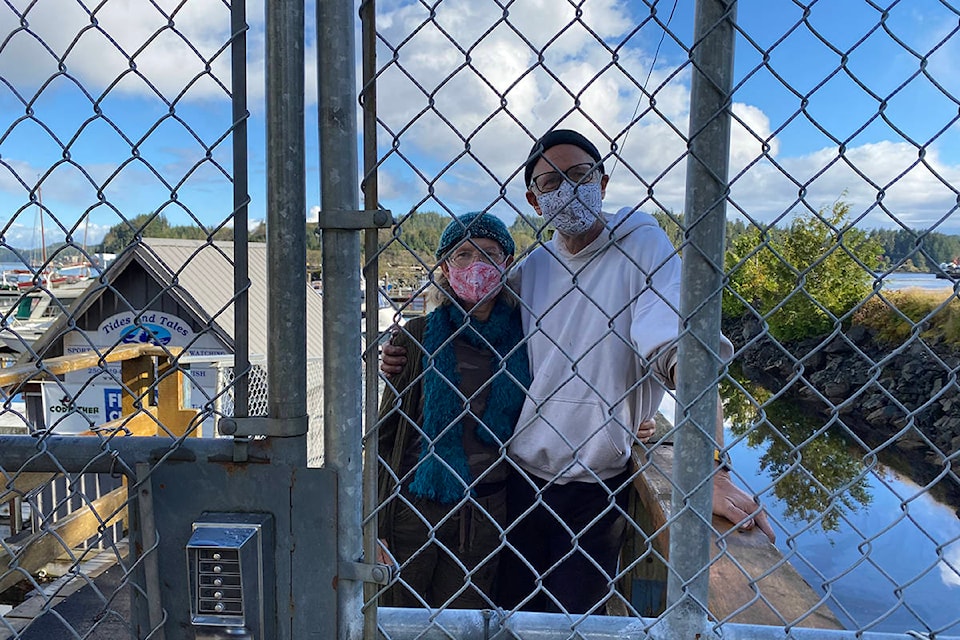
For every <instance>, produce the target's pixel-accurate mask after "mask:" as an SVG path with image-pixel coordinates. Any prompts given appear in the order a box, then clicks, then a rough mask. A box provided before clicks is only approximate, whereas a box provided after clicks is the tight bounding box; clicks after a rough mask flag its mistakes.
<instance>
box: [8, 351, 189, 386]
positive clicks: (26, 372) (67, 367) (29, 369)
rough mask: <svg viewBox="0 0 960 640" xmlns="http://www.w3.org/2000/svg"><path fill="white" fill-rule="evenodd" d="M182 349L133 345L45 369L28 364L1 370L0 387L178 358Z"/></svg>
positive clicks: (48, 363) (60, 360)
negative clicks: (120, 364)
mask: <svg viewBox="0 0 960 640" xmlns="http://www.w3.org/2000/svg"><path fill="white" fill-rule="evenodd" d="M181 351H182V349H181V348H180V347H160V346H156V345H150V344H130V345H122V346H118V347H114V348H112V349H110V350H109V351H105V352H100V351H97V350H95V349H94V350H91V351H86V352H84V353H71V354H69V355H65V356H58V357H56V358H46V359H44V360H43V361H42V368H40V367H39V366H38V363H37V362H25V363H22V364H17V365H13V366H12V367H7V368H5V369H0V387H8V386H12V385H15V384H19V383H21V382H23V381H25V380H27V379H29V378H32V377H35V376H36V375H37V374H38V373H39V374H47V375H62V374H64V373H69V372H71V371H81V370H83V369H88V368H90V367H96V366H100V365H101V364H107V363H111V362H123V361H125V360H133V359H134V358H139V357H141V356H156V357H161V356H176V355H178V354H179V353H180V352H181Z"/></svg>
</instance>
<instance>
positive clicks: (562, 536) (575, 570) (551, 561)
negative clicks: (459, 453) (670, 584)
mask: <svg viewBox="0 0 960 640" xmlns="http://www.w3.org/2000/svg"><path fill="white" fill-rule="evenodd" d="M628 478H629V472H628V471H625V472H624V473H622V474H620V475H618V476H616V477H614V478H612V479H610V480H607V481H606V482H602V483H601V482H571V483H568V484H562V485H549V486H547V487H544V486H543V485H544V484H545V483H544V482H543V481H541V480H539V479H536V478H531V480H533V481H534V482H535V483H536V485H535V486H531V483H530V482H529V481H528V480H527V478H526V476H525V475H523V472H520V471H518V472H515V473H513V474H512V475H511V477H510V479H509V480H508V481H507V521H508V522H509V523H511V524H515V527H514V528H513V529H512V530H510V531H509V532H508V533H507V541H508V543H509V544H510V545H511V546H512V547H513V551H514V553H511V552H510V551H509V550H505V551H504V553H503V554H502V557H501V562H500V575H499V578H498V589H499V592H498V593H499V596H498V600H499V602H498V604H499V605H500V606H502V607H503V608H505V609H515V608H517V607H519V608H520V609H522V610H525V611H547V612H567V613H586V612H588V611H591V612H596V613H601V614H602V613H603V609H602V608H600V609H599V610H597V609H595V607H596V606H597V604H598V603H601V602H604V601H605V600H606V598H607V595H609V594H610V593H611V591H612V590H613V588H614V582H615V576H616V573H617V565H618V561H619V558H620V548H621V546H622V545H623V542H624V538H625V534H626V524H627V523H626V517H625V516H624V514H625V513H627V502H628V498H629V493H628V488H629V484H628V485H627V487H626V488H624V489H623V490H620V491H619V492H618V491H617V489H619V488H620V486H621V485H623V484H624V483H625V482H626V481H627V479H628ZM538 491H539V492H540V495H541V499H542V502H541V503H540V504H538V505H537V506H534V505H535V504H536V498H537V492H538ZM515 554H518V555H515ZM540 577H542V588H540V589H538V586H537V579H538V578H540Z"/></svg>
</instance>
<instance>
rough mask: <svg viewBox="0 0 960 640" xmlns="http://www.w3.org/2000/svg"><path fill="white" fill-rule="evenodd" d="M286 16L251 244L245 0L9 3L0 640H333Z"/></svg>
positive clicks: (268, 57)
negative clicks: (262, 200) (100, 241)
mask: <svg viewBox="0 0 960 640" xmlns="http://www.w3.org/2000/svg"><path fill="white" fill-rule="evenodd" d="M291 8H293V10H292V11H291ZM296 9H297V7H296V3H289V2H287V3H276V2H274V3H268V6H267V7H266V12H265V16H264V15H261V16H254V20H253V22H252V24H253V25H254V28H255V29H256V30H257V39H255V40H254V42H255V43H259V42H264V43H265V50H264V51H259V50H257V49H255V50H254V52H253V53H254V54H255V55H259V56H260V57H262V59H264V60H265V68H266V78H267V87H266V89H267V93H268V94H269V96H270V98H269V99H268V103H267V108H266V114H267V118H266V121H267V126H266V129H267V133H268V136H269V138H270V140H271V143H273V144H274V146H273V147H272V148H270V149H268V153H267V154H266V168H267V171H266V174H267V182H268V193H267V198H266V200H267V202H266V206H264V210H265V211H267V212H268V215H267V217H268V221H266V222H267V224H266V225H265V226H266V233H265V237H263V238H261V241H260V242H252V241H251V240H250V234H249V230H250V226H251V225H250V221H249V219H248V208H249V205H250V195H249V191H250V188H249V186H250V185H249V172H250V170H251V161H250V157H249V156H248V140H247V135H248V123H249V122H250V121H251V118H250V114H249V112H248V107H247V79H248V77H249V76H250V69H249V68H248V62H247V57H248V49H247V44H248V33H249V32H250V30H251V26H250V25H248V23H247V15H246V6H245V3H243V2H240V3H227V2H219V1H215V2H201V1H199V0H191V1H186V2H175V3H148V4H144V5H142V6H134V7H131V6H127V4H125V3H123V2H116V1H112V2H105V3H100V4H99V5H97V6H96V7H89V6H87V5H86V4H85V3H82V2H65V3H61V2H43V1H41V2H28V3H16V2H7V3H4V5H3V7H2V8H0V31H2V32H3V34H4V35H3V37H2V39H0V40H2V42H0V67H2V72H0V80H2V82H0V85H2V92H3V95H2V98H0V101H2V105H3V106H2V113H3V116H2V121H3V124H2V126H0V167H2V171H3V175H4V178H3V193H4V196H3V197H4V203H5V204H6V205H7V206H6V207H5V208H4V214H3V216H4V218H3V225H4V226H3V232H2V241H0V243H2V250H3V251H4V268H3V273H4V287H3V311H2V314H3V316H2V328H0V335H2V338H3V342H4V345H5V346H4V349H3V352H4V368H3V369H2V371H0V379H2V392H0V393H2V399H3V410H2V411H3V430H2V432H0V440H2V442H0V473H2V479H3V483H2V489H0V491H2V495H3V500H2V502H3V504H4V506H5V507H6V511H5V516H6V517H5V522H4V528H3V539H2V541H0V558H2V563H0V592H4V603H5V605H6V606H5V607H4V608H3V618H2V622H0V637H2V638H17V639H24V640H26V639H29V638H44V639H47V640H50V639H53V638H57V637H64V638H66V637H71V638H79V637H82V638H111V639H113V638H122V637H129V638H147V637H150V638H164V637H166V638H186V637H189V638H194V637H196V638H212V637H223V635H224V634H227V635H229V636H230V637H247V638H275V637H287V638H289V637H308V636H309V637H333V636H335V635H336V633H337V631H336V613H335V611H336V582H337V580H336V578H337V575H338V573H339V574H341V576H342V581H343V583H344V584H345V583H348V582H349V581H350V580H351V579H354V580H355V579H359V578H351V577H350V576H349V575H348V574H349V571H350V570H351V568H353V569H355V567H353V565H350V564H346V565H344V566H342V567H338V566H337V563H336V554H335V548H336V532H335V531H336V519H335V518H332V517H331V515H330V514H332V513H333V512H334V510H335V505H336V488H337V483H336V481H335V475H334V474H333V472H331V471H329V470H326V469H319V468H307V466H306V463H307V458H308V453H309V457H310V461H311V463H312V465H313V466H318V465H319V464H320V463H321V462H323V451H322V444H321V439H322V433H321V431H320V430H321V423H320V419H321V418H322V415H323V407H322V403H323V402H324V394H323V388H322V386H323V376H322V372H321V371H320V366H321V363H320V361H319V359H318V357H319V355H320V328H321V324H320V323H321V317H320V313H321V304H320V299H319V297H318V296H317V295H316V293H315V292H313V291H312V290H310V289H309V288H307V287H306V281H305V273H304V264H305V254H306V246H305V239H306V233H307V230H306V225H305V220H304V211H305V210H306V206H305V194H304V193H303V183H304V181H303V177H304V167H303V161H302V155H303V154H302V150H303V148H304V122H303V73H302V70H303V66H304V65H303V47H302V42H303V16H304V11H303V7H302V5H301V7H300V8H299V11H298V10H296ZM297 16H299V18H300V23H299V24H298V23H297V21H296V18H297ZM264 17H266V24H267V27H268V30H272V31H271V32H270V34H269V36H268V37H266V38H265V39H262V40H261V39H260V33H262V28H263V25H264V20H263V18H264ZM298 38H299V42H300V43H301V44H300V46H299V48H297V47H296V45H295V43H296V42H297V41H298ZM289 43H294V45H293V46H294V51H293V52H292V53H293V54H296V53H297V52H299V58H297V57H296V55H293V56H291V55H290V54H291V51H290V50H289V49H288V46H290V45H289ZM256 88H257V90H258V91H257V93H260V88H259V87H256ZM296 148H300V149H301V162H299V163H295V164H297V166H296V167H295V168H294V170H292V171H291V170H289V168H288V167H285V166H284V165H285V164H286V165H289V164H290V163H289V155H288V154H289V152H290V150H291V149H296ZM297 194H299V196H298V195H297ZM131 196H133V197H131ZM11 203H12V204H11ZM31 219H32V220H31ZM31 223H32V224H34V225H39V229H40V233H41V237H40V240H39V242H38V241H36V240H35V239H34V240H32V242H33V243H34V244H32V245H31V244H30V242H31V239H30V238H29V235H27V236H26V237H25V236H24V231H23V230H24V229H28V228H29V227H30V226H31ZM44 223H46V229H45V230H46V234H47V238H46V239H44V235H43V232H44ZM263 226H264V225H263V224H261V228H262V227H263ZM91 228H92V229H93V230H94V231H93V234H94V235H99V236H101V237H103V236H104V232H106V237H105V238H104V246H110V247H115V249H113V250H112V251H103V250H97V251H95V250H94V249H93V248H92V247H90V246H88V243H87V234H88V231H89V230H90V229H91ZM97 229H99V231H97ZM171 229H172V230H173V231H172V232H171ZM52 236H58V238H59V241H51V240H50V237H52ZM171 238H174V239H171ZM263 240H265V241H266V242H264V241H263ZM92 244H93V243H92V242H91V245H92ZM27 246H33V247H39V249H31V250H27V249H25V248H24V247H27ZM68 273H69V274H70V275H69V276H68V275H67V274H68ZM231 283H236V286H234V285H233V284H231ZM308 321H309V322H311V323H312V325H311V332H310V335H308V329H307V323H308ZM311 424H312V427H313V428H312V430H311V431H310V432H309V433H310V434H311V436H310V438H309V440H310V441H309V442H308V437H307V434H308V427H309V426H310V425H311ZM294 512H296V513H298V514H299V515H298V516H297V517H293V514H294ZM324 549H326V553H324V552H323V550H324ZM354 573H357V571H356V570H354ZM361 573H362V572H361ZM295 583H296V585H297V586H296V587H295V586H294V584H295ZM317 585H324V586H325V589H318V588H317ZM322 594H326V595H322ZM278 603H279V604H278ZM313 634H318V635H313Z"/></svg>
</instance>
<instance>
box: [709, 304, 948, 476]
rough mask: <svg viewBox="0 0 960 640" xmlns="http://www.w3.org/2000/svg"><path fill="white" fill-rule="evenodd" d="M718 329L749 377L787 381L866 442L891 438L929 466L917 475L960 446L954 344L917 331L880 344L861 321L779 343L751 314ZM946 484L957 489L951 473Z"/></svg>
mask: <svg viewBox="0 0 960 640" xmlns="http://www.w3.org/2000/svg"><path fill="white" fill-rule="evenodd" d="M723 331H724V334H725V335H726V336H727V337H729V338H730V340H731V341H733V343H734V345H735V346H736V348H737V352H738V357H737V363H738V364H739V365H740V368H741V370H742V373H743V375H744V377H746V378H747V379H748V380H750V381H753V382H756V383H759V384H760V385H762V386H763V387H765V388H767V389H769V390H770V391H773V392H779V391H781V390H784V389H786V391H785V396H787V397H789V399H791V400H792V401H794V402H798V403H800V404H802V405H803V407H804V408H805V409H807V410H810V411H815V412H817V414H818V415H820V416H822V417H823V418H824V419H825V420H829V419H830V418H833V417H835V418H837V419H838V420H839V421H840V422H842V423H843V424H844V425H846V426H847V427H849V428H850V430H851V431H852V432H854V433H855V434H856V435H857V436H858V437H860V438H862V439H863V440H864V442H866V443H867V444H869V445H870V446H871V447H877V448H881V447H885V446H886V447H889V446H890V445H892V446H893V447H895V448H896V449H897V450H898V451H899V453H901V454H902V455H903V456H906V457H907V459H908V460H909V461H910V462H909V463H908V464H909V465H910V468H911V470H912V471H918V469H916V468H914V464H915V463H919V464H924V465H926V466H927V467H928V468H926V469H922V470H919V471H921V476H922V477H924V478H930V479H934V478H937V477H942V476H943V475H944V471H945V470H948V469H947V468H948V467H949V465H950V462H951V460H948V458H949V456H951V455H952V454H955V453H956V452H957V451H958V450H960V386H958V380H957V372H958V367H960V352H958V350H957V349H955V348H952V347H948V346H947V345H943V344H937V343H931V342H930V341H928V340H921V339H920V338H918V337H914V338H913V339H911V340H910V341H908V342H906V343H904V344H897V345H887V344H882V343H880V342H879V341H877V340H876V339H875V337H874V335H873V333H872V332H871V331H870V330H868V329H866V328H864V327H862V326H852V327H850V328H848V329H846V330H845V331H843V332H842V333H839V334H835V335H832V336H825V337H821V338H814V339H807V340H803V341H798V342H795V343H785V344H780V343H778V342H776V341H774V340H772V339H770V338H769V337H768V336H766V335H764V334H763V332H762V327H761V325H760V323H759V322H758V321H757V320H756V319H755V318H749V317H747V318H743V319H740V320H736V321H729V320H727V321H725V322H724V328H723ZM953 461H956V457H954V458H953ZM948 471H949V470H948ZM949 472H950V473H951V475H953V477H954V479H956V475H957V473H956V471H949ZM927 481H928V482H929V481H930V480H927ZM950 484H952V485H954V489H958V488H957V487H956V485H957V482H956V480H954V482H953V483H950ZM951 493H954V491H951ZM958 493H960V491H958Z"/></svg>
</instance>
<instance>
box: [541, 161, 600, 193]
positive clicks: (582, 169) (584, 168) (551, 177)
mask: <svg viewBox="0 0 960 640" xmlns="http://www.w3.org/2000/svg"><path fill="white" fill-rule="evenodd" d="M596 173H597V167H596V165H594V164H593V163H592V162H584V163H583V164H575V165H573V166H572V167H570V168H569V169H567V170H566V171H564V172H563V173H560V172H559V171H546V172H544V173H541V174H540V175H536V176H534V177H533V179H532V180H531V181H530V182H531V183H532V184H533V186H535V187H536V188H537V190H538V191H539V192H540V193H549V192H551V191H556V190H557V189H559V188H560V185H561V184H563V179H564V176H566V178H567V180H569V181H570V182H572V183H574V184H581V183H584V182H593V180H594V177H595V174H596Z"/></svg>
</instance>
